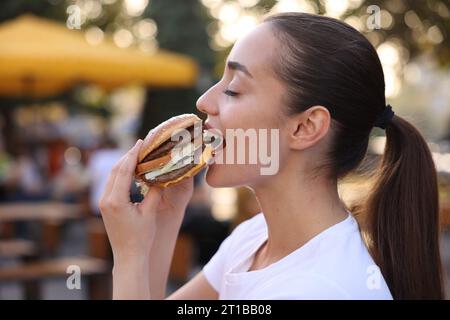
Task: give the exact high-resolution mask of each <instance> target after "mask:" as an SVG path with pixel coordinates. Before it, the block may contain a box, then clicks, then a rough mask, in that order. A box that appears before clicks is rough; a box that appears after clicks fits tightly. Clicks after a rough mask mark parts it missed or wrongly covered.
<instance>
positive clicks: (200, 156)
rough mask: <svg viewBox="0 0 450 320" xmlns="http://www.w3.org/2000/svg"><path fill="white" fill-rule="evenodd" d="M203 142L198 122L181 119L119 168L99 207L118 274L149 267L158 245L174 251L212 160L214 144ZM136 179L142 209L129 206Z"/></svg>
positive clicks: (162, 126)
mask: <svg viewBox="0 0 450 320" xmlns="http://www.w3.org/2000/svg"><path fill="white" fill-rule="evenodd" d="M205 136H207V135H205ZM177 137H178V140H177V139H176V138H177ZM203 138H204V131H203V125H202V121H201V119H200V118H198V117H197V116H195V115H193V114H186V115H181V116H177V117H174V118H171V119H169V120H167V121H165V122H163V123H162V124H160V125H159V126H157V127H156V128H154V129H153V130H151V131H150V132H149V134H148V135H147V137H146V138H145V139H144V141H142V140H139V141H138V142H137V143H136V145H135V146H134V147H133V148H131V149H130V150H129V151H128V152H127V153H126V154H125V155H124V156H123V157H122V158H121V160H120V161H119V162H118V163H117V164H116V165H115V167H114V169H113V171H112V172H111V174H110V176H109V179H108V182H107V185H106V187H105V190H104V193H103V195H102V198H101V200H100V203H99V206H100V210H101V213H102V216H103V220H104V223H105V226H106V231H107V233H108V237H109V240H110V243H111V247H112V250H113V253H114V269H115V270H116V271H117V273H118V274H119V273H121V272H120V271H118V270H123V269H129V268H131V269H134V268H142V267H143V265H145V266H148V264H149V263H150V262H149V261H148V259H149V254H150V249H151V248H152V245H153V243H154V242H155V243H157V245H155V246H156V247H158V248H159V249H158V250H160V251H161V252H166V251H167V252H168V253H170V252H171V251H172V250H173V248H172V249H171V248H170V247H171V246H173V245H174V241H175V239H176V236H177V234H178V231H179V227H180V225H181V222H182V219H183V216H184V212H185V209H186V206H187V204H188V202H189V200H190V198H191V197H192V193H193V176H194V175H195V174H197V173H198V172H200V170H201V169H202V168H204V167H205V166H206V165H208V164H209V163H210V161H211V160H212V157H213V155H214V150H213V147H212V144H208V143H207V142H211V141H212V139H211V140H210V141H206V140H205V139H203ZM134 179H136V180H137V182H138V183H139V184H140V185H141V187H142V188H143V189H145V190H144V191H145V192H144V193H145V197H144V200H143V201H142V202H141V203H132V202H131V201H130V186H131V183H132V182H133V180H134ZM166 246H167V248H166ZM116 279H119V280H118V281H121V280H120V277H116ZM123 280H124V281H125V282H126V281H127V279H123ZM145 281H146V280H145V279H144V280H143V282H142V284H143V290H146V289H145V286H144V283H145ZM140 296H142V295H140Z"/></svg>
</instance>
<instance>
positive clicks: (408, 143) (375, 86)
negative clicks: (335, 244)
mask: <svg viewBox="0 0 450 320" xmlns="http://www.w3.org/2000/svg"><path fill="white" fill-rule="evenodd" d="M264 22H265V23H270V25H271V27H272V31H273V32H274V34H275V36H276V38H277V39H278V41H279V43H280V50H279V51H278V52H276V56H275V61H274V62H275V66H274V70H275V73H276V74H277V75H278V76H279V77H280V79H281V80H282V81H284V82H285V83H286V84H287V100H286V103H287V109H288V113H298V112H303V111H305V110H306V109H308V108H309V107H311V106H314V105H322V106H324V107H326V108H327V109H328V111H329V112H330V114H331V117H332V119H333V121H332V130H333V132H334V141H333V143H332V147H331V148H330V150H329V153H328V156H327V157H326V159H325V162H324V164H323V166H325V167H326V168H328V171H327V173H328V175H329V176H330V178H332V179H339V178H342V177H343V176H345V175H346V174H347V173H349V172H350V171H352V170H353V169H355V168H356V167H358V165H359V164H360V163H361V161H362V160H363V159H364V158H365V156H366V153H367V147H368V142H369V136H370V132H371V130H372V128H373V126H374V124H375V122H376V120H377V117H378V116H379V115H380V114H382V113H383V110H384V109H385V107H386V101H385V91H384V90H385V85H384V75H383V70H382V67H381V63H380V60H379V58H378V55H377V53H376V51H375V49H374V48H373V46H372V45H371V44H370V42H369V41H368V40H367V39H366V38H365V37H364V36H363V35H362V34H361V33H359V32H358V31H357V30H355V29H353V28H352V27H350V26H349V25H347V24H345V23H343V22H340V21H338V20H336V19H332V18H328V17H324V16H318V15H311V14H305V13H281V14H276V15H271V16H268V17H266V19H265V20H264ZM323 166H321V167H323ZM360 210H361V211H362V212H364V214H365V216H366V217H367V219H366V222H367V224H366V227H367V230H366V232H367V234H368V238H369V239H370V241H368V246H369V250H370V251H371V254H372V256H373V258H374V260H375V262H376V263H377V264H378V266H379V267H380V269H381V271H382V273H383V276H384V278H385V280H386V282H387V284H388V286H389V288H390V290H391V293H392V295H393V297H394V298H395V299H441V298H443V289H442V271H441V262H440V253H439V219H438V217H439V201H438V189H437V177H436V170H435V167H434V163H433V159H432V156H431V152H430V150H429V148H428V146H427V143H426V141H425V140H424V138H423V137H422V135H421V134H420V133H419V132H418V130H417V129H416V128H415V127H414V126H413V125H411V124H410V123H409V122H407V121H406V120H404V119H403V118H401V117H399V116H397V115H395V116H394V117H393V118H392V121H391V123H390V125H389V126H388V127H387V128H386V148H385V152H384V155H383V159H382V161H381V163H380V166H379V168H378V170H377V175H376V180H375V183H374V185H373V190H372V191H371V194H370V196H369V197H368V199H367V201H366V202H365V203H364V205H363V206H362V207H361V208H360Z"/></svg>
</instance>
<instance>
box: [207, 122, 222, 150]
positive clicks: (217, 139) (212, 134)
mask: <svg viewBox="0 0 450 320" xmlns="http://www.w3.org/2000/svg"><path fill="white" fill-rule="evenodd" d="M203 128H204V129H205V132H206V133H205V135H206V136H207V137H209V138H212V139H211V146H212V148H213V149H214V154H216V151H219V150H221V149H224V148H225V146H226V142H225V137H224V135H223V133H222V132H221V131H220V130H219V129H216V128H214V127H213V126H211V124H210V123H209V122H205V123H204V125H203Z"/></svg>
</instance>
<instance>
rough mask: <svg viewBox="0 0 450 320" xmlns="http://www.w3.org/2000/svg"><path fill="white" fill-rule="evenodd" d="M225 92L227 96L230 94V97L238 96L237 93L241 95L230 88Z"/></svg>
mask: <svg viewBox="0 0 450 320" xmlns="http://www.w3.org/2000/svg"><path fill="white" fill-rule="evenodd" d="M223 93H225V94H226V95H227V96H230V97H236V96H237V95H239V93H237V92H234V91H231V90H228V89H227V90H225V91H224V92H223Z"/></svg>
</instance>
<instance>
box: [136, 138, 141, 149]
mask: <svg viewBox="0 0 450 320" xmlns="http://www.w3.org/2000/svg"><path fill="white" fill-rule="evenodd" d="M141 142H142V139H139V140H138V141H136V144H135V145H134V146H135V147H136V146H138V145H139V144H141Z"/></svg>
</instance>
